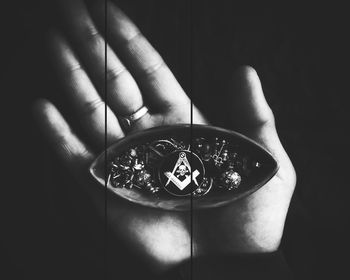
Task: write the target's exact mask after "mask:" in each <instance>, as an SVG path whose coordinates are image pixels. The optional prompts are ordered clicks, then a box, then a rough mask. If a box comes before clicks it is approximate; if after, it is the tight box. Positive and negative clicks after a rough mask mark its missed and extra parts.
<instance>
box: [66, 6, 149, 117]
mask: <svg viewBox="0 0 350 280" xmlns="http://www.w3.org/2000/svg"><path fill="white" fill-rule="evenodd" d="M62 6H63V9H64V14H65V18H66V22H67V23H68V27H69V33H70V35H71V39H72V42H73V43H74V46H73V47H75V49H76V52H77V53H78V55H79V56H80V58H81V60H82V63H83V65H84V66H85V67H86V69H87V71H88V73H89V76H90V77H91V79H92V81H93V83H94V85H95V86H96V88H97V90H98V91H99V92H101V93H102V92H104V91H105V82H107V88H106V90H107V99H108V105H109V106H110V107H111V109H112V110H114V112H116V114H117V115H120V116H124V115H130V114H132V113H134V112H135V111H137V110H138V109H140V108H141V107H142V105H143V100H142V95H141V92H140V90H139V88H138V85H137V84H136V82H135V80H134V78H133V77H132V76H131V74H130V72H129V71H128V70H127V69H126V68H125V67H124V65H123V64H122V62H121V61H120V60H119V58H118V57H117V56H116V54H115V53H114V52H113V51H112V50H111V48H110V47H109V46H108V45H107V46H106V42H105V40H104V38H103V37H102V36H101V34H100V33H99V32H98V30H97V28H96V27H95V25H94V23H93V21H92V20H91V18H90V15H89V12H88V10H87V9H86V6H85V4H84V3H83V1H81V0H73V1H65V2H63V3H62ZM105 47H106V49H105ZM106 52H107V53H106ZM105 67H106V68H105ZM106 79H107V81H106Z"/></svg>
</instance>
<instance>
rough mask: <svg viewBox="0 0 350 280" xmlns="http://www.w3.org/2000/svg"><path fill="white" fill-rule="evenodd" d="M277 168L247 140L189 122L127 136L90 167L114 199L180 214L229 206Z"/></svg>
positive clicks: (268, 178)
mask: <svg viewBox="0 0 350 280" xmlns="http://www.w3.org/2000/svg"><path fill="white" fill-rule="evenodd" d="M106 155H107V156H106ZM106 166H107V174H106ZM277 170H278V164H277V162H276V160H275V159H274V158H273V156H272V155H271V154H270V153H269V152H268V151H267V150H266V149H264V148H263V147H262V146H261V145H259V144H258V143H256V142H255V141H253V140H251V139H249V138H247V137H246V136H243V135H242V134H239V133H237V132H234V131H230V130H227V129H223V128H218V127H214V126H206V125H189V124H188V125H187V124H181V125H173V126H164V127H156V128H151V129H148V130H144V131H139V132H136V133H132V134H130V135H128V136H127V137H125V138H123V139H121V140H120V141H118V142H116V143H115V144H113V145H112V146H110V147H109V148H108V149H107V153H105V152H103V153H102V154H101V155H100V156H98V157H97V158H96V160H95V161H94V162H93V163H92V165H91V168H90V172H91V174H92V176H93V177H94V178H95V179H96V180H97V181H98V182H99V184H100V185H101V186H102V187H105V186H107V188H108V190H110V191H111V192H113V193H114V194H116V195H118V196H119V197H122V198H124V199H126V200H128V201H131V202H133V203H137V204H140V205H144V206H148V207H154V208H160V209H166V210H179V211H186V210H190V209H201V208H212V207H218V206H222V205H225V204H228V203H234V201H236V200H237V199H240V198H242V197H245V196H247V195H249V194H251V193H253V192H254V191H256V190H257V189H259V188H260V187H262V186H263V185H264V184H266V183H267V182H268V181H269V180H270V179H271V178H272V177H273V176H274V175H275V174H276V172H277Z"/></svg>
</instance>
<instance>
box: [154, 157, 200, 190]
mask: <svg viewBox="0 0 350 280" xmlns="http://www.w3.org/2000/svg"><path fill="white" fill-rule="evenodd" d="M204 173H205V169H204V165H203V163H202V161H201V159H200V158H199V157H198V156H197V155H196V154H195V153H191V152H190V151H186V150H180V151H175V152H173V153H171V154H169V155H168V156H166V157H165V159H164V161H163V164H162V165H161V168H160V169H159V179H160V181H161V182H162V185H163V186H164V189H165V190H166V191H167V192H169V193H171V194H172V195H176V196H186V195H189V194H191V193H192V192H193V191H194V190H196V189H197V188H199V187H200V186H201V184H202V182H203V178H204Z"/></svg>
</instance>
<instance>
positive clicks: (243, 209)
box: [34, 0, 296, 271]
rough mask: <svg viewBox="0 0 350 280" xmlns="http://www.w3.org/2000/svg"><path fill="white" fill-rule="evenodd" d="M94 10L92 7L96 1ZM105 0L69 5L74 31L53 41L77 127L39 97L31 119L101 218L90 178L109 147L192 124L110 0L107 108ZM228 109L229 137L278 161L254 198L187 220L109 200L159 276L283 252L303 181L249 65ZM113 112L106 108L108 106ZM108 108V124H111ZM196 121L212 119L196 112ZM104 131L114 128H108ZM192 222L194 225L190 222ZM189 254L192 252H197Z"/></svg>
mask: <svg viewBox="0 0 350 280" xmlns="http://www.w3.org/2000/svg"><path fill="white" fill-rule="evenodd" d="M90 2H91V1H90ZM103 2H104V1H94V3H90V4H89V5H91V6H89V9H88V8H87V6H86V4H85V3H84V1H81V0H74V1H62V3H61V4H60V5H61V8H62V11H63V17H64V19H65V22H66V24H67V27H68V28H67V30H69V31H66V32H65V33H64V34H62V32H58V31H52V34H51V35H50V41H51V44H50V45H51V52H52V57H53V62H54V63H53V65H55V67H56V70H57V72H58V76H59V77H60V80H61V83H62V85H63V87H64V97H65V100H66V104H65V105H66V106H67V107H70V108H73V109H74V111H75V112H76V114H75V115H74V117H75V118H76V119H79V120H80V128H81V129H79V130H78V131H79V132H81V131H82V132H83V134H84V136H85V138H84V141H83V140H82V139H83V137H82V135H80V134H78V133H77V131H74V130H73V129H72V127H71V125H70V124H69V123H68V122H67V121H66V120H65V118H64V116H63V115H62V114H61V112H59V110H58V109H57V108H56V107H55V106H54V105H53V104H52V103H51V102H50V101H48V100H46V99H40V100H38V101H37V102H36V103H35V106H34V111H35V114H36V116H37V118H36V119H37V121H38V124H39V125H40V127H41V129H42V131H43V133H44V135H45V136H46V137H47V140H48V141H49V143H50V144H51V145H52V147H53V149H54V150H55V151H56V153H57V155H58V157H59V158H60V160H61V161H62V164H63V165H65V166H66V167H67V170H69V171H70V172H73V175H74V177H75V178H76V180H77V184H79V185H80V186H81V187H82V188H83V189H84V190H86V191H87V192H88V193H89V194H90V195H91V198H92V200H93V201H94V204H95V205H96V209H97V211H98V212H99V213H101V215H103V213H104V210H105V197H104V196H105V192H104V191H102V190H101V188H100V187H99V186H96V183H95V182H93V181H92V180H91V178H90V177H89V175H88V167H89V166H90V164H91V163H92V161H93V160H94V159H95V157H96V156H97V153H98V152H101V151H102V150H103V149H104V144H105V142H104V141H105V135H107V143H108V145H109V144H111V143H114V142H115V141H117V140H119V139H121V138H123V137H125V136H126V135H127V134H128V133H130V132H131V131H138V130H143V129H147V128H151V127H155V126H161V125H171V124H178V123H190V122H191V116H190V115H189V108H190V106H191V102H190V99H189V97H188V96H187V95H186V93H185V92H184V91H183V89H182V88H181V86H180V85H179V83H178V82H177V81H176V79H175V77H174V76H173V74H172V73H171V71H170V70H169V68H168V67H167V65H166V64H165V62H164V61H163V60H162V58H161V57H160V55H159V54H158V53H157V52H156V51H155V50H154V48H153V47H152V46H151V45H150V43H149V42H148V41H147V40H146V39H145V37H144V36H143V35H142V34H141V32H140V30H139V29H138V28H137V27H136V26H135V25H134V24H133V23H132V22H131V21H130V20H129V19H128V18H127V16H126V15H125V14H124V13H123V12H122V11H121V10H120V9H119V8H118V7H116V6H115V5H114V4H113V3H111V2H108V9H107V25H108V30H109V33H108V43H109V44H108V48H107V57H108V59H107V62H106V67H107V88H106V90H107V92H106V94H107V97H108V98H107V100H108V102H107V103H108V104H105V102H104V83H105V40H104V37H103V35H102V33H103V32H102V31H103V30H104V29H103V24H104V12H105V10H104V3H103ZM229 84H231V86H230V87H229V88H228V90H227V95H225V96H224V97H223V100H222V103H223V104H231V110H230V111H229V112H227V113H228V114H229V118H230V120H231V124H230V126H229V127H227V128H229V129H233V130H237V131H240V132H241V133H243V134H245V135H246V136H248V137H250V138H252V139H254V140H255V141H257V142H258V143H260V144H261V145H263V146H264V147H265V148H266V149H268V150H269V151H270V152H271V153H272V154H273V155H274V157H275V158H276V159H277V161H278V164H279V166H280V169H279V171H278V173H277V174H276V175H275V176H274V177H273V178H272V179H271V180H270V181H269V182H268V183H267V184H266V185H265V186H263V187H262V188H261V189H259V190H258V191H256V192H255V193H253V194H251V195H250V196H248V197H246V198H243V199H241V200H239V201H236V202H234V203H232V204H229V205H227V206H224V207H220V208H215V209H210V210H202V211H194V212H193V213H192V214H191V213H187V212H172V211H164V210H157V209H151V208H146V207H142V206H138V205H135V204H132V203H130V202H127V201H124V200H122V199H120V198H117V197H114V196H110V195H108V223H109V225H110V227H111V228H112V229H113V232H114V234H115V236H116V238H121V239H122V240H124V241H125V244H128V246H130V249H131V250H134V251H135V252H136V253H138V255H139V256H140V258H143V259H145V260H147V262H148V263H149V266H150V267H151V268H152V269H154V270H155V271H163V270H166V269H169V268H171V267H172V266H174V265H176V264H178V263H180V262H182V261H184V260H187V259H189V258H190V257H191V254H192V256H194V257H196V256H208V255H220V254H222V255H230V254H231V255H234V254H237V253H261V252H273V251H275V250H277V249H278V246H279V244H280V241H281V238H282V234H283V228H284V223H285V219H286V214H287V211H288V207H289V203H290V200H291V196H292V194H293V191H294V187H295V183H296V175H295V171H294V168H293V165H292V163H291V161H290V160H289V158H288V156H287V154H286V152H285V150H284V148H283V147H282V145H281V143H280V140H279V138H278V135H277V131H276V128H275V120H274V115H273V113H272V110H271V109H270V107H269V106H268V104H267V102H266V100H265V97H264V94H263V90H262V86H261V84H260V81H259V78H258V75H257V73H256V72H255V70H254V69H252V68H251V67H248V66H242V67H240V68H239V69H237V70H236V71H235V72H234V73H232V79H231V81H230V83H229ZM143 105H146V106H147V107H148V108H149V109H150V111H149V113H148V114H147V115H145V116H144V117H142V118H141V119H140V120H139V121H137V122H136V123H135V124H134V125H133V126H132V128H131V129H130V130H129V131H127V130H125V129H123V127H122V126H121V125H120V123H119V121H118V116H125V115H130V114H132V113H133V112H135V111H137V110H138V109H139V108H141V107H142V106H143ZM105 106H107V107H105ZM105 108H107V124H106V126H105ZM193 123H196V124H207V123H208V121H207V120H206V118H205V117H204V115H203V114H202V112H200V111H199V110H198V109H197V108H196V107H193ZM106 127H107V130H106V129H105V128H106ZM191 216H192V217H191ZM190 248H192V252H191V250H190Z"/></svg>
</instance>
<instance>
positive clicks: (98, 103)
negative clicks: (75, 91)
mask: <svg viewBox="0 0 350 280" xmlns="http://www.w3.org/2000/svg"><path fill="white" fill-rule="evenodd" d="M103 105H104V102H103V101H102V99H96V100H93V101H89V102H85V104H84V105H83V110H82V112H83V115H87V116H89V115H92V114H93V113H95V112H96V111H97V110H98V109H99V108H101V107H103Z"/></svg>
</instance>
